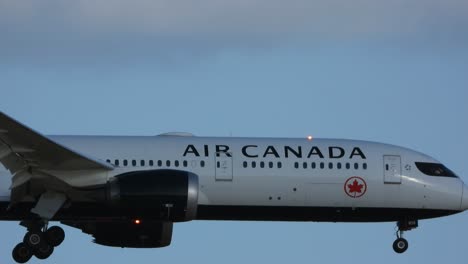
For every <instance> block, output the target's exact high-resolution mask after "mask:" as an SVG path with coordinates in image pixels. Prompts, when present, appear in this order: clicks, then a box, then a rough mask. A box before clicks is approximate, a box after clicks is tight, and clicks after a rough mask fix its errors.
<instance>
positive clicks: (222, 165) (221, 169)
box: [215, 152, 232, 181]
mask: <svg viewBox="0 0 468 264" xmlns="http://www.w3.org/2000/svg"><path fill="white" fill-rule="evenodd" d="M218 155H219V157H218ZM229 156H232V155H231V153H224V152H223V153H219V154H218V153H217V155H216V157H215V179H216V180H217V181H232V157H229Z"/></svg>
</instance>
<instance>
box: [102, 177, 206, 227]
mask: <svg viewBox="0 0 468 264" xmlns="http://www.w3.org/2000/svg"><path fill="white" fill-rule="evenodd" d="M107 201H108V202H110V203H111V204H112V205H113V206H114V207H116V208H118V209H119V210H121V211H123V215H125V216H127V217H145V218H146V217H149V218H152V219H160V220H164V221H173V222H182V221H190V220H193V219H195V218H196V216H197V207H198V176H197V175H195V174H193V173H190V172H187V171H179V170H150V171H134V172H128V173H124V174H121V175H117V176H115V177H114V178H112V179H111V180H110V181H109V183H108V185H107Z"/></svg>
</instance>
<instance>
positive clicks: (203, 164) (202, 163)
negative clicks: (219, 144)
mask: <svg viewBox="0 0 468 264" xmlns="http://www.w3.org/2000/svg"><path fill="white" fill-rule="evenodd" d="M200 166H201V167H202V168H204V167H205V161H204V160H202V161H200Z"/></svg>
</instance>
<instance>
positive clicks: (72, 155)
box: [0, 112, 113, 174]
mask: <svg viewBox="0 0 468 264" xmlns="http://www.w3.org/2000/svg"><path fill="white" fill-rule="evenodd" d="M0 162H1V163H2V164H3V166H5V167H6V168H7V169H8V170H9V171H10V172H11V173H12V174H15V173H16V172H18V171H20V170H22V169H24V168H28V167H33V168H39V169H44V170H65V171H70V170H112V169H113V167H112V165H110V164H107V163H105V162H102V161H100V160H97V159H93V158H90V157H87V156H85V155H82V154H80V153H78V152H76V151H74V150H71V149H69V148H67V147H65V146H62V145H60V144H58V143H56V142H54V141H53V140H51V139H49V138H47V137H46V136H43V135H41V134H40V133H38V132H36V131H34V130H32V129H31V128H29V127H27V126H25V125H23V124H21V123H19V122H18V121H16V120H14V119H13V118H11V117H9V116H7V115H5V114H4V113H2V112H0Z"/></svg>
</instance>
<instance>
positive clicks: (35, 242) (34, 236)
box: [23, 231, 44, 249]
mask: <svg viewBox="0 0 468 264" xmlns="http://www.w3.org/2000/svg"><path fill="white" fill-rule="evenodd" d="M43 238H44V234H43V233H42V232H41V231H29V232H27V233H26V235H24V239H23V243H25V244H26V245H28V246H29V247H30V248H31V249H36V248H38V247H39V246H40V245H41V243H42V242H43V241H44V239H43Z"/></svg>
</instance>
